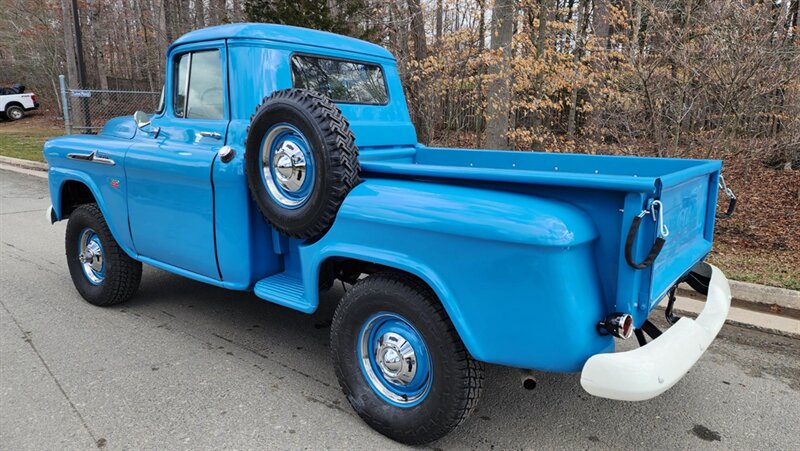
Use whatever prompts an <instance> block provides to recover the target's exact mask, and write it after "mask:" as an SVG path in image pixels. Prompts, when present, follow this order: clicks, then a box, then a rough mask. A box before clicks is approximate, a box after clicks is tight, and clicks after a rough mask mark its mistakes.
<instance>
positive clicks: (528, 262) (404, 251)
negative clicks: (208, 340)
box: [300, 179, 613, 371]
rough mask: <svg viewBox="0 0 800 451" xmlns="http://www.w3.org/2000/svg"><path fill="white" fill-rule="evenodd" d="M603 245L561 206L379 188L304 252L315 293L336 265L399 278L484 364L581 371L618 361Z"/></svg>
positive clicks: (390, 184)
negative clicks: (405, 276) (425, 296)
mask: <svg viewBox="0 0 800 451" xmlns="http://www.w3.org/2000/svg"><path fill="white" fill-rule="evenodd" d="M596 238H597V232H596V230H595V227H594V225H593V223H592V222H591V221H590V220H589V218H588V216H587V215H586V214H585V213H584V212H582V211H581V210H580V209H578V208H576V207H574V206H572V205H570V204H567V203H564V202H560V201H555V200H551V199H544V198H539V197H535V196H529V195H524V194H516V193H509V192H502V191H495V190H486V189H481V188H473V187H465V186H453V185H444V184H434V183H426V182H417V181H403V180H383V179H375V180H366V181H365V182H363V183H362V184H361V185H359V186H358V187H356V188H355V189H354V190H353V191H352V192H351V193H350V194H349V195H348V197H347V199H346V200H345V202H344V204H343V205H342V207H341V209H340V210H339V214H338V215H337V218H336V221H335V223H334V225H333V227H332V228H331V229H330V231H329V232H328V233H327V234H326V235H325V236H324V237H323V238H322V239H320V240H319V241H317V242H316V243H313V244H310V245H306V246H302V247H301V248H300V252H301V261H302V266H303V276H304V280H305V282H306V284H307V285H306V293H314V292H316V290H315V289H313V288H314V287H315V284H316V283H317V277H318V276H317V274H318V272H319V266H320V265H321V264H322V262H323V261H324V260H325V259H327V258H331V257H345V258H355V259H360V260H365V261H369V262H374V263H379V264H382V265H385V266H388V267H393V268H397V269H400V270H403V271H407V272H409V273H411V274H414V275H416V276H418V277H419V278H421V279H422V280H424V281H425V282H427V283H428V285H429V286H430V287H431V288H432V289H433V290H434V291H435V292H436V294H437V296H438V297H439V299H440V300H441V302H442V304H443V305H444V307H445V309H446V311H447V313H448V315H449V317H450V319H451V320H452V322H453V325H454V326H455V328H456V330H457V331H458V333H459V336H460V337H461V339H462V341H463V342H464V344H465V346H466V347H467V349H468V350H469V352H470V353H471V354H472V355H473V356H474V357H475V358H476V359H478V360H482V361H485V362H490V363H496V364H502V365H509V366H515V367H520V368H535V369H541V370H549V371H577V370H579V369H580V368H581V367H582V365H583V363H584V362H585V361H586V360H587V359H588V358H589V357H590V356H592V355H594V354H596V353H598V352H607V351H609V350H611V349H613V340H612V339H611V338H610V337H602V336H600V335H598V334H597V332H596V329H595V325H596V323H597V321H598V320H599V319H600V318H601V317H602V315H603V306H604V303H603V299H602V294H601V293H602V292H601V289H600V284H599V281H598V276H597V271H596V268H595V267H594V259H593V248H594V242H595V240H596ZM312 283H313V284H314V285H311V284H312ZM310 301H312V300H310ZM312 302H313V306H314V307H316V302H317V301H316V300H313V301H312Z"/></svg>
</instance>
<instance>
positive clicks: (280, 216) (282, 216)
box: [244, 89, 360, 238]
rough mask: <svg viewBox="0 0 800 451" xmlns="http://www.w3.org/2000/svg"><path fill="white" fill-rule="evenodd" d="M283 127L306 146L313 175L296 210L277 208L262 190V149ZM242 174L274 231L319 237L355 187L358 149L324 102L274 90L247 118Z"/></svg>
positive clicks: (331, 107) (332, 106)
mask: <svg viewBox="0 0 800 451" xmlns="http://www.w3.org/2000/svg"><path fill="white" fill-rule="evenodd" d="M281 123H287V124H290V125H291V126H293V127H296V128H297V129H298V130H299V131H300V132H301V133H302V135H303V136H304V137H305V138H306V140H307V142H308V145H309V146H308V147H309V149H308V150H309V151H310V153H311V156H312V157H313V162H314V173H313V174H314V175H313V177H312V178H311V180H310V183H312V184H311V188H310V193H309V194H308V196H307V199H306V200H304V201H303V203H302V204H301V205H300V206H298V207H293V208H287V207H286V206H283V205H281V204H280V203H279V202H278V201H277V200H275V198H273V196H271V195H270V191H269V189H268V188H267V186H266V185H265V182H264V178H263V176H262V172H261V171H262V169H261V146H262V142H263V141H264V138H265V135H266V134H267V132H268V131H269V130H270V129H272V127H273V126H275V125H277V124H281ZM245 148H246V151H245V156H244V159H245V172H246V174H247V184H248V186H249V188H250V193H251V194H252V196H253V198H254V199H255V201H256V204H258V208H259V209H260V210H261V213H262V214H263V215H264V217H265V218H266V219H267V221H269V222H270V223H271V224H272V225H273V226H274V227H275V228H276V229H277V230H278V231H280V232H281V233H283V234H285V235H288V236H292V237H295V238H317V237H319V236H321V235H322V234H324V233H325V232H326V231H327V230H328V229H329V228H330V226H331V225H332V224H333V221H334V219H335V217H336V213H337V212H338V211H339V207H340V206H341V204H342V202H343V201H344V198H345V196H347V193H349V192H350V190H351V189H353V187H355V186H356V185H357V184H358V183H359V177H358V172H359V170H360V166H359V163H358V148H357V147H356V145H355V137H354V136H353V133H352V131H350V127H349V124H348V123H347V120H346V119H345V117H344V116H343V115H342V112H341V111H340V110H339V108H338V107H337V106H336V105H335V104H334V103H333V102H331V100H330V99H328V98H327V97H325V96H323V95H321V94H318V93H316V92H313V91H308V90H305V89H288V90H282V91H275V92H274V93H273V94H272V95H270V96H269V97H266V98H264V100H263V101H262V103H261V105H259V106H258V108H256V112H255V114H254V115H253V117H252V118H251V119H250V127H249V128H248V130H247V141H246V142H245Z"/></svg>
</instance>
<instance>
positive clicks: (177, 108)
mask: <svg viewBox="0 0 800 451" xmlns="http://www.w3.org/2000/svg"><path fill="white" fill-rule="evenodd" d="M191 57H192V54H191V53H185V54H183V55H181V56H180V59H179V60H178V64H177V65H176V67H177V69H178V70H176V71H175V84H174V85H173V87H172V88H173V89H172V92H174V93H175V95H174V96H173V99H172V110H173V111H174V112H175V117H183V116H184V109H185V107H186V81H187V80H188V77H189V60H190V59H191Z"/></svg>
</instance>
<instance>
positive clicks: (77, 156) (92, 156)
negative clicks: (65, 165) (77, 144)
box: [67, 151, 117, 166]
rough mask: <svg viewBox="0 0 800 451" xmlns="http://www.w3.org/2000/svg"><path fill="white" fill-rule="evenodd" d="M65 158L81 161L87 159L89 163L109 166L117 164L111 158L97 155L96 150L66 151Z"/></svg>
mask: <svg viewBox="0 0 800 451" xmlns="http://www.w3.org/2000/svg"><path fill="white" fill-rule="evenodd" d="M67 158H69V159H70V160H81V161H88V162H90V163H100V164H107V165H109V166H114V165H116V164H117V163H116V162H115V161H114V160H112V159H111V158H106V157H98V156H97V151H94V152H92V153H68V154H67Z"/></svg>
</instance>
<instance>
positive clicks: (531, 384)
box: [519, 370, 536, 390]
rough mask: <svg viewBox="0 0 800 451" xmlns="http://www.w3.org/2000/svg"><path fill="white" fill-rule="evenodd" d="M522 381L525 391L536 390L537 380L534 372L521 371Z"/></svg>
mask: <svg viewBox="0 0 800 451" xmlns="http://www.w3.org/2000/svg"><path fill="white" fill-rule="evenodd" d="M519 377H520V380H521V381H522V388H524V389H525V390H533V389H534V388H536V378H535V377H534V375H533V371H530V370H520V375H519Z"/></svg>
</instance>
